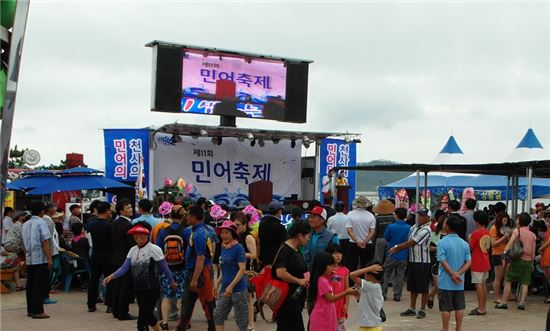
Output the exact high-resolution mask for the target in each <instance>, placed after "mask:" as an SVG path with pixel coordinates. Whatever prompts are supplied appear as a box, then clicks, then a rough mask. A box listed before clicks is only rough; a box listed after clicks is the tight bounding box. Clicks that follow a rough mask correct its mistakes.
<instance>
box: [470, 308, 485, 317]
mask: <svg viewBox="0 0 550 331" xmlns="http://www.w3.org/2000/svg"><path fill="white" fill-rule="evenodd" d="M468 315H473V316H483V315H487V312H484V313H482V312H480V311H479V308H476V309H474V310H472V311H470V312H469V313H468Z"/></svg>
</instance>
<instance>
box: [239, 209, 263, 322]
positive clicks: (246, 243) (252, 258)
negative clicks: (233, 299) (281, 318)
mask: <svg viewBox="0 0 550 331" xmlns="http://www.w3.org/2000/svg"><path fill="white" fill-rule="evenodd" d="M234 218H235V224H236V225H237V233H238V234H239V243H240V244H241V245H242V246H243V247H244V252H245V257H246V270H247V271H246V272H247V276H252V275H253V274H254V272H255V269H256V259H257V257H258V255H257V253H256V252H257V249H256V239H255V238H254V236H253V235H252V234H251V232H250V228H249V227H248V223H249V222H250V216H249V215H245V214H244V213H243V212H238V213H236V214H235V217H234ZM247 285H248V288H247V291H248V294H247V300H248V331H253V330H255V326H254V287H253V286H252V283H251V282H248V283H247Z"/></svg>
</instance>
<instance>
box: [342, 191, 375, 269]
mask: <svg viewBox="0 0 550 331" xmlns="http://www.w3.org/2000/svg"><path fill="white" fill-rule="evenodd" d="M369 207H372V202H371V201H370V200H369V199H368V198H367V197H365V196H363V195H360V196H358V197H357V198H355V200H354V201H353V208H354V210H352V211H350V212H349V213H348V223H347V224H346V228H347V231H348V234H349V237H350V240H349V242H350V262H349V266H350V268H349V269H350V271H355V270H357V269H358V267H360V268H364V267H365V266H366V265H367V264H368V263H369V262H371V261H372V258H373V256H374V245H373V243H372V238H373V237H374V234H375V229H376V219H375V218H374V215H373V214H372V213H371V212H370V211H368V210H367V208H369Z"/></svg>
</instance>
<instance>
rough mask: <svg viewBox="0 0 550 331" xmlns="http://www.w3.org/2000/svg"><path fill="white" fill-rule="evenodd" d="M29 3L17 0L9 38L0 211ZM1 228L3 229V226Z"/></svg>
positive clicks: (1, 134)
mask: <svg viewBox="0 0 550 331" xmlns="http://www.w3.org/2000/svg"><path fill="white" fill-rule="evenodd" d="M29 4H30V0H18V1H17V4H16V9H15V18H14V23H13V32H12V35H11V38H10V39H11V40H10V54H9V61H8V71H7V75H6V95H5V101H4V110H3V115H2V127H1V129H0V155H1V156H0V212H3V211H4V198H5V196H6V185H7V182H8V160H9V155H10V143H11V133H12V126H13V117H14V112H15V99H16V96H17V84H18V81H19V68H20V67H21V53H22V52H23V41H24V39H25V28H26V26H27V17H28V13H29ZM0 227H3V225H0ZM1 230H2V231H3V228H2V229H1Z"/></svg>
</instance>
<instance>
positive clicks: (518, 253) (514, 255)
mask: <svg viewBox="0 0 550 331" xmlns="http://www.w3.org/2000/svg"><path fill="white" fill-rule="evenodd" d="M520 232H521V231H520V229H518V238H517V240H516V241H514V244H513V245H512V247H511V248H510V249H509V250H508V252H507V253H506V257H508V258H509V259H510V260H512V261H515V260H519V259H520V258H521V257H522V256H523V242H522V241H521V237H520Z"/></svg>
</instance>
